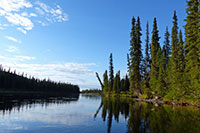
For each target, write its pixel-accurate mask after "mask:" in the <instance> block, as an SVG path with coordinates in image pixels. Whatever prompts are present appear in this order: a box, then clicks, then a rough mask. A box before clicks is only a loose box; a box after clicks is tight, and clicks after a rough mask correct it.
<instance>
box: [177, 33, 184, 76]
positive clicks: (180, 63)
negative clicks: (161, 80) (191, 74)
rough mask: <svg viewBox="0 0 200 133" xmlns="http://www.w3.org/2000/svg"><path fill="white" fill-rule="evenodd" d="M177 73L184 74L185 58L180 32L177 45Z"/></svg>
mask: <svg viewBox="0 0 200 133" xmlns="http://www.w3.org/2000/svg"><path fill="white" fill-rule="evenodd" d="M177 59H178V71H179V72H181V73H184V69H185V57H184V42H183V35H182V31H181V30H180V31H179V45H178V58H177Z"/></svg>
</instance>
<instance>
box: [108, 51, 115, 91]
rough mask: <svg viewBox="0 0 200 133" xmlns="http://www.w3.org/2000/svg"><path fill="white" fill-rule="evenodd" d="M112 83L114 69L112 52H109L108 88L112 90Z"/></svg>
mask: <svg viewBox="0 0 200 133" xmlns="http://www.w3.org/2000/svg"><path fill="white" fill-rule="evenodd" d="M113 83H114V70H113V57H112V53H111V54H110V66H109V90H110V91H112V90H113Z"/></svg>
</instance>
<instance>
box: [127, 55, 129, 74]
mask: <svg viewBox="0 0 200 133" xmlns="http://www.w3.org/2000/svg"><path fill="white" fill-rule="evenodd" d="M127 66H128V67H127V68H128V71H127V72H128V73H129V72H130V58H129V54H127Z"/></svg>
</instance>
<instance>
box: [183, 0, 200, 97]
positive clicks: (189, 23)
mask: <svg viewBox="0 0 200 133" xmlns="http://www.w3.org/2000/svg"><path fill="white" fill-rule="evenodd" d="M199 4H200V2H199V0H188V1H187V9H186V13H187V18H186V20H185V21H186V25H185V37H186V38H185V56H186V57H185V62H186V63H185V64H186V65H185V73H186V77H187V79H186V85H187V88H188V91H189V92H190V93H191V94H192V95H191V97H192V98H195V99H200V31H199V29H200V9H199V6H200V5H199Z"/></svg>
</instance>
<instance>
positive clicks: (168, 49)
mask: <svg viewBox="0 0 200 133" xmlns="http://www.w3.org/2000/svg"><path fill="white" fill-rule="evenodd" d="M169 36H170V34H169V31H168V27H166V32H165V41H164V44H165V45H164V46H165V50H166V57H165V58H166V66H168V63H169V56H170V54H171V46H170V40H169Z"/></svg>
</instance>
